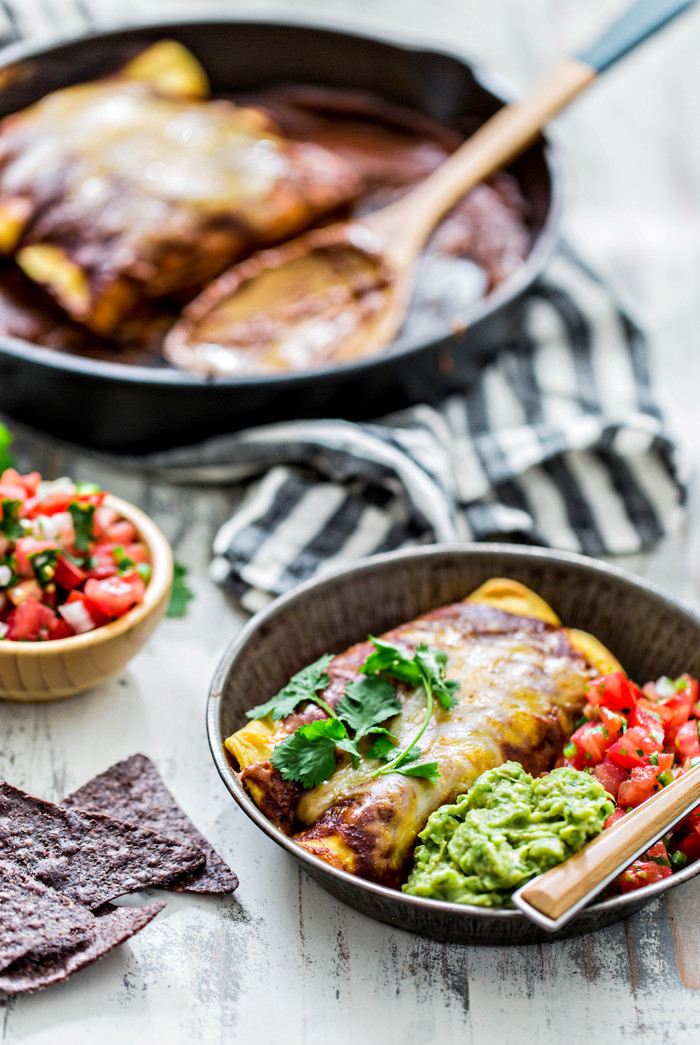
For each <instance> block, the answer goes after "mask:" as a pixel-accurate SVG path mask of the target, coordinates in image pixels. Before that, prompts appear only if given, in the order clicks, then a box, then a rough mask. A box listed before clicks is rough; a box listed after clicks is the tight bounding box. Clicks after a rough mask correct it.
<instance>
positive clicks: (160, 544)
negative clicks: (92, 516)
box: [0, 495, 173, 701]
mask: <svg viewBox="0 0 700 1045" xmlns="http://www.w3.org/2000/svg"><path fill="white" fill-rule="evenodd" d="M105 504H108V505H109V506H110V507H111V508H114V509H116V511H118V512H119V514H120V515H121V516H123V517H124V518H125V519H128V520H129V522H130V523H133V525H134V526H135V527H136V530H137V532H138V535H139V537H140V538H141V540H142V541H143V542H144V543H145V544H146V545H147V546H148V550H149V553H150V558H151V566H152V569H153V572H152V574H151V579H150V581H149V582H148V584H147V586H146V594H145V596H144V600H143V602H142V603H141V605H139V606H135V607H134V608H133V609H132V610H129V612H128V613H125V614H124V616H123V617H119V618H118V620H114V621H111V622H110V623H109V624H105V625H104V626H103V627H101V628H95V630H94V631H88V632H85V633H84V634H82V635H72V636H71V637H70V638H68V639H56V640H55V641H50V642H0V699H2V700H22V701H48V700H62V699H63V698H64V697H73V696H75V695H76V694H78V693H83V692H84V691H85V690H86V689H91V688H92V687H93V686H97V685H99V684H100V682H105V681H106V680H107V679H109V678H112V676H113V675H116V674H117V673H118V672H120V671H121V670H122V668H123V667H124V666H125V665H126V664H128V662H129V661H130V660H131V658H132V657H133V656H134V654H136V653H138V651H139V650H140V649H141V647H142V646H143V645H144V643H146V642H147V641H148V639H149V638H150V637H151V635H152V634H153V632H154V631H155V628H156V626H157V624H158V622H159V621H160V620H161V618H162V617H163V615H164V613H165V611H166V609H167V607H168V600H169V598H170V588H171V585H172V576H173V557H172V552H171V551H170V545H169V544H168V542H167V540H166V539H165V537H164V536H163V534H162V533H161V532H160V530H159V529H158V527H157V526H156V525H155V523H153V522H152V521H151V520H150V519H149V518H148V516H147V515H145V514H144V513H143V512H142V511H140V510H139V509H138V508H135V507H134V506H133V505H132V504H128V502H126V501H122V500H120V499H119V498H118V497H112V496H111V495H108V497H107V498H106V500H105Z"/></svg>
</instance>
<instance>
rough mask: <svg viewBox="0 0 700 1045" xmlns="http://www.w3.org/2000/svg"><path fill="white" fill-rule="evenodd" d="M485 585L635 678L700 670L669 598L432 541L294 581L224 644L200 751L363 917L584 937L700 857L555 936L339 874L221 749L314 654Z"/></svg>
mask: <svg viewBox="0 0 700 1045" xmlns="http://www.w3.org/2000/svg"><path fill="white" fill-rule="evenodd" d="M489 577H512V578H514V579H515V580H518V581H521V582H522V583H524V584H526V585H528V586H529V587H531V588H533V589H534V591H536V592H538V593H539V594H540V595H542V596H543V597H544V598H545V599H546V600H547V601H548V602H549V603H551V605H552V606H553V608H554V609H555V611H556V612H557V613H558V614H559V615H560V617H561V619H562V620H563V621H564V622H565V623H566V625H567V626H570V627H576V628H582V629H584V630H585V631H589V632H591V633H593V634H594V635H595V636H596V637H597V638H598V639H600V640H601V641H602V642H603V643H605V645H606V646H608V647H609V648H610V649H611V651H612V652H613V653H614V654H615V656H617V657H618V658H619V660H620V661H621V663H622V664H624V666H625V668H626V669H627V671H628V672H629V674H630V676H631V677H632V678H634V679H636V680H637V681H639V682H645V681H647V680H648V679H655V678H658V677H659V676H660V675H671V676H677V675H680V674H682V673H683V672H684V671H688V672H689V673H690V674H691V675H694V676H697V675H698V674H699V673H700V616H698V614H697V613H695V612H694V611H693V610H692V609H691V608H690V607H689V606H687V605H686V604H684V603H683V602H682V601H681V600H680V599H677V598H675V596H673V595H670V594H668V593H667V592H664V591H662V590H661V589H659V588H657V587H655V586H654V585H652V584H650V583H648V582H646V581H643V580H641V579H639V578H635V577H633V576H632V575H631V574H628V573H625V572H624V571H622V570H619V569H616V568H615V567H612V566H606V565H604V564H602V563H600V562H595V561H593V560H591V559H586V558H584V557H583V556H579V555H567V554H564V553H560V552H550V551H545V550H541V549H533V548H521V547H518V546H515V545H499V544H480V545H462V546H451V545H437V546H432V547H429V548H425V549H422V550H419V551H408V552H393V553H391V554H389V555H381V556H375V557H374V558H371V559H366V560H364V561H363V562H360V563H358V564H357V565H355V566H352V567H349V568H348V569H345V570H342V571H341V572H338V573H335V574H333V575H329V576H328V577H326V578H324V579H323V580H320V581H312V582H310V583H307V584H302V585H300V587H298V588H296V589H295V590H294V591H293V592H291V593H290V594H289V595H285V596H283V597H282V598H280V599H277V600H276V601H275V602H274V603H272V604H271V605H270V606H269V607H268V608H267V609H265V610H263V611H262V612H261V613H258V614H257V615H256V616H255V617H254V618H253V619H252V620H251V621H250V622H249V624H248V625H247V626H246V627H245V628H244V629H243V630H242V631H241V633H240V634H239V635H238V636H237V637H236V639H234V641H233V642H232V643H231V645H230V646H229V647H228V649H227V650H226V652H225V653H224V656H223V658H222V660H221V663H220V664H219V667H218V670H217V672H216V675H215V677H214V680H213V682H212V686H211V690H210V694H209V704H208V708H207V729H208V733H209V743H210V746H211V750H212V754H213V756H214V761H215V763H216V766H217V769H218V770H219V773H220V775H221V777H222V779H223V781H224V783H225V784H226V787H227V788H228V789H229V791H230V792H231V794H232V795H233V797H234V798H235V800H236V802H238V804H239V805H240V807H241V808H242V809H243V811H244V812H245V813H247V815H248V816H249V817H250V818H251V820H253V821H254V822H255V823H256V824H257V825H258V827H260V828H261V829H262V830H263V831H264V832H265V834H266V835H268V836H269V837H270V838H272V839H273V840H274V841H275V842H277V844H278V845H281V846H282V847H283V848H284V849H286V850H287V852H289V853H290V854H291V855H292V856H293V857H294V858H295V859H296V860H298V861H299V862H300V864H301V865H302V867H304V868H305V870H306V871H308V873H309V874H310V875H311V876H312V877H313V878H315V879H316V881H318V882H319V883H320V884H321V885H322V886H323V888H324V889H327V890H328V892H330V893H332V894H333V896H336V897H337V898H338V899H339V900H343V901H344V902H345V903H347V904H349V905H350V906H351V907H355V908H357V910H359V911H362V912H363V913H365V914H368V915H370V916H371V917H372V918H377V919H379V920H380V921H383V922H389V924H390V925H396V926H398V927H400V928H402V929H410V930H412V931H413V932H418V933H422V934H424V935H426V936H433V937H435V938H437V939H440V940H455V941H458V942H471V943H533V942H538V941H545V940H553V939H560V938H562V937H565V936H575V935H580V934H582V933H587V932H591V931H593V930H594V929H599V928H602V927H603V926H605V925H609V924H610V923H611V922H615V921H617V920H618V919H620V918H625V917H627V916H628V915H630V914H632V913H633V912H634V911H637V910H639V908H641V907H642V906H643V905H644V904H646V903H648V902H649V901H650V900H651V899H653V898H654V897H656V896H658V895H659V894H660V893H662V892H664V891H665V890H666V889H669V888H671V887H672V886H675V885H678V884H679V883H681V882H685V881H687V880H688V879H689V878H692V877H693V876H694V875H696V874H698V873H700V861H698V862H697V863H695V864H691V865H690V866H689V867H687V868H685V869H684V870H682V871H680V872H678V873H677V874H674V875H673V876H672V877H670V878H666V879H664V880H663V881H662V882H659V883H657V884H655V885H649V886H645V887H644V888H643V889H639V890H638V891H636V892H633V893H628V894H626V895H623V896H618V897H615V898H613V899H609V900H604V901H602V902H600V903H595V904H592V905H591V906H589V907H587V908H585V909H584V910H583V911H581V912H580V914H578V915H577V916H576V917H575V918H574V919H573V920H572V921H571V922H569V923H568V925H567V926H566V927H565V929H564V930H563V931H562V932H560V933H558V934H551V935H550V934H548V933H547V932H545V931H544V930H543V929H540V928H538V927H537V926H536V925H534V924H533V923H532V922H530V921H528V920H527V919H526V918H525V916H524V915H522V914H520V913H519V912H518V911H509V910H489V909H484V908H480V907H472V906H466V905H464V906H463V905H461V904H454V903H446V902H442V901H438V900H426V899H423V898H421V897H416V896H407V895H405V894H404V893H401V892H399V891H397V890H394V889H388V888H386V887H384V886H381V885H374V884H373V883H371V882H366V881H363V880H362V879H360V878H356V877H354V876H353V875H350V874H348V873H347V872H345V871H339V870H337V869H336V868H334V867H331V865H330V864H327V863H325V862H324V861H323V860H320V859H319V858H318V857H315V856H312V855H311V854H310V853H308V852H306V850H304V849H302V848H301V847H300V846H298V845H297V844H296V843H295V842H293V841H292V840H291V839H290V838H288V837H287V836H286V835H284V834H282V832H281V831H280V830H278V829H277V828H276V827H274V826H273V825H272V824H271V823H270V821H269V820H267V818H266V817H265V816H263V814H262V813H261V812H260V810H259V809H258V808H257V806H256V805H255V804H254V803H253V802H252V800H251V799H250V797H249V796H248V794H247V792H246V791H245V790H244V789H243V787H242V786H241V785H240V784H239V783H238V780H237V779H236V776H235V774H234V772H233V769H232V768H231V765H230V763H229V761H228V759H227V757H226V754H225V751H224V747H223V741H224V739H225V738H226V737H228V736H230V734H231V733H233V732H235V731H236V730H237V729H239V728H240V727H241V726H242V725H243V723H244V722H245V721H246V719H245V715H244V712H245V711H246V709H248V708H250V707H251V706H253V705H254V704H259V703H262V702H263V701H265V700H267V699H268V698H269V697H271V696H272V695H273V694H274V693H276V692H277V691H278V690H279V689H280V688H281V687H282V686H283V685H284V684H285V682H286V681H287V680H288V679H289V677H290V676H291V675H292V674H294V673H295V672H296V671H298V670H299V669H300V668H302V667H304V666H305V665H306V664H309V663H311V662H312V661H314V660H316V659H317V658H318V657H319V656H321V655H322V654H323V653H327V652H331V651H338V652H340V651H341V650H343V649H345V648H346V647H347V646H349V645H351V644H352V643H354V642H358V641H361V640H363V639H365V638H366V637H367V635H368V634H370V633H371V634H375V635H376V634H380V633H381V632H382V631H386V630H387V629H389V628H392V627H395V626H396V625H397V624H399V623H401V622H402V621H406V620H410V619H412V618H413V617H415V616H416V615H417V614H419V613H423V612H425V611H426V610H428V609H430V608H432V607H435V606H440V605H443V604H446V603H449V602H451V601H455V600H459V599H461V598H463V597H464V596H465V595H467V594H468V593H469V592H470V591H472V590H473V589H474V588H476V587H477V586H478V585H479V584H482V583H483V582H484V581H485V580H487V579H488V578H489Z"/></svg>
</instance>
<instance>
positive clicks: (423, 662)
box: [415, 642, 459, 709]
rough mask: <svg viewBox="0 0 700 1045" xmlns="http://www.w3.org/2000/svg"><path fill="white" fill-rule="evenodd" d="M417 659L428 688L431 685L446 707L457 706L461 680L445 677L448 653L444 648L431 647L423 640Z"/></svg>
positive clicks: (434, 694)
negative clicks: (457, 694) (457, 693)
mask: <svg viewBox="0 0 700 1045" xmlns="http://www.w3.org/2000/svg"><path fill="white" fill-rule="evenodd" d="M415 660H416V662H417V664H418V666H419V669H420V672H421V675H422V678H423V684H424V685H425V687H426V689H427V688H428V687H430V690H431V692H432V694H433V696H434V697H437V699H438V700H439V701H440V703H441V704H442V706H443V707H444V708H445V709H449V708H453V707H455V705H456V704H457V703H458V700H457V697H456V696H455V694H456V692H457V690H458V689H459V682H456V681H453V680H451V679H448V678H446V677H445V668H446V667H447V654H446V653H445V652H444V650H436V649H431V648H430V647H429V646H427V645H426V643H425V642H421V644H420V645H419V646H418V648H417V649H416V655H415Z"/></svg>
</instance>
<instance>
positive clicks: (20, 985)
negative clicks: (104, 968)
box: [0, 900, 165, 994]
mask: <svg viewBox="0 0 700 1045" xmlns="http://www.w3.org/2000/svg"><path fill="white" fill-rule="evenodd" d="M164 907H165V904H164V903H163V901H162V900H161V901H159V902H158V903H153V904H149V905H148V906H147V907H113V906H112V905H111V904H108V905H107V909H106V911H105V913H104V914H103V913H101V912H98V913H100V915H101V916H100V917H98V918H96V919H95V925H94V928H93V931H92V934H91V938H89V939H88V940H87V941H85V942H83V943H81V944H79V945H78V946H77V947H75V948H74V949H73V950H71V951H67V952H64V953H62V954H58V955H55V956H53V957H52V956H47V957H44V958H34V957H32V956H27V957H25V958H20V959H19V960H18V961H15V962H13V964H12V965H9V966H8V967H7V968H6V969H4V970H3V971H2V972H0V994H20V993H26V992H29V991H37V990H39V989H40V988H41V987H48V986H49V984H52V983H58V982H59V981H61V980H67V979H68V977H69V976H72V975H73V973H74V972H78V970H79V969H84V968H85V966H86V965H92V964H93V962H96V961H98V959H100V958H103V957H104V955H105V954H109V952H110V951H112V950H114V948H115V947H117V946H118V945H119V944H120V943H124V942H125V940H128V939H129V938H130V937H132V936H134V935H135V934H136V933H137V932H139V931H140V930H141V929H143V927H144V925H147V924H148V923H149V922H150V921H152V919H153V918H155V916H156V915H157V914H158V912H159V911H162V910H163V908H164Z"/></svg>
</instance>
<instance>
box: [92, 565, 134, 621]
mask: <svg viewBox="0 0 700 1045" xmlns="http://www.w3.org/2000/svg"><path fill="white" fill-rule="evenodd" d="M84 590H85V596H86V598H88V599H89V600H90V601H91V602H93V603H94V604H95V605H96V606H97V607H98V608H99V609H100V610H102V612H103V613H104V614H106V616H108V617H121V616H123V614H125V613H126V612H127V610H130V609H131V607H132V606H135V605H136V604H137V603H139V602H143V597H144V595H145V592H146V585H145V584H144V582H143V580H142V578H141V577H139V575H138V573H125V574H124V575H123V576H114V577H105V578H104V580H96V579H95V578H93V577H91V578H90V579H89V580H87V581H86V582H85V589H84Z"/></svg>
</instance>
